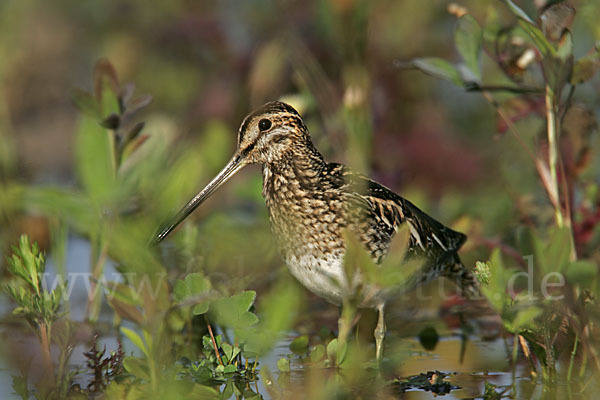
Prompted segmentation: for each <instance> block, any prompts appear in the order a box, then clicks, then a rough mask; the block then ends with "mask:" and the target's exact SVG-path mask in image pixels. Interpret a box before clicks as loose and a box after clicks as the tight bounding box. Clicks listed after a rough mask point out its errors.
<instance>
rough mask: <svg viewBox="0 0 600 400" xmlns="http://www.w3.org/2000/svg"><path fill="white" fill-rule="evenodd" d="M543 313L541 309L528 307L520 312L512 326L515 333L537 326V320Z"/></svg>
mask: <svg viewBox="0 0 600 400" xmlns="http://www.w3.org/2000/svg"><path fill="white" fill-rule="evenodd" d="M541 313H542V309H541V308H539V307H528V308H526V309H524V310H521V311H519V312H518V313H517V315H516V316H515V319H514V320H513V321H512V324H511V325H512V327H513V329H514V332H513V333H518V332H519V331H520V330H521V329H523V328H527V327H529V326H532V325H533V324H535V321H534V320H535V318H536V317H537V316H538V315H540V314H541Z"/></svg>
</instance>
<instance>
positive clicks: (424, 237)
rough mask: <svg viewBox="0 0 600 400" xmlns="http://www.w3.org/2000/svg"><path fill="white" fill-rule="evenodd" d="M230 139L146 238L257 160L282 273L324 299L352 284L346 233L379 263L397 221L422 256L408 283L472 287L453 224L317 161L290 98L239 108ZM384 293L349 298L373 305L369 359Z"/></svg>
mask: <svg viewBox="0 0 600 400" xmlns="http://www.w3.org/2000/svg"><path fill="white" fill-rule="evenodd" d="M237 139H238V140H237V149H236V151H235V153H234V155H233V157H232V158H231V160H230V161H229V162H228V163H227V165H226V166H225V167H224V168H223V169H222V170H221V172H219V173H218V174H217V175H216V176H215V177H214V178H213V180H211V181H210V182H209V183H208V184H207V185H206V187H205V188H204V189H202V190H201V191H200V192H199V193H198V194H197V195H196V196H194V197H193V198H192V199H191V200H190V201H189V202H188V203H187V204H186V205H185V206H184V207H183V208H182V209H181V210H180V211H179V212H178V213H177V214H176V215H175V216H174V217H173V218H172V219H171V220H170V221H169V222H168V223H166V224H165V225H163V227H162V229H160V230H159V231H158V232H157V234H155V236H154V237H153V240H152V243H153V244H155V245H156V244H158V243H159V242H161V241H162V240H164V239H165V238H166V237H167V236H168V235H169V234H170V233H171V232H172V231H173V230H174V229H175V228H176V227H177V226H178V225H179V224H180V223H181V222H182V221H183V220H184V219H185V218H186V217H187V216H188V215H190V214H191V213H192V212H193V211H194V210H195V209H196V208H197V207H198V206H199V205H200V204H202V202H204V201H205V200H206V199H207V198H208V197H209V196H211V195H212V194H213V193H214V192H215V191H216V190H217V189H218V188H219V187H220V186H221V185H223V184H224V183H225V182H226V181H227V180H229V179H230V178H231V177H232V176H233V175H235V174H236V173H237V172H238V171H240V170H241V169H242V168H243V167H244V166H247V165H250V164H261V165H262V176H263V186H262V195H263V197H264V199H265V203H266V206H267V209H268V214H269V219H270V223H271V230H272V232H273V235H274V237H275V242H276V243H277V246H278V247H279V250H280V253H281V255H282V257H283V260H284V261H285V263H286V264H287V266H288V268H289V270H290V272H291V274H292V275H293V276H294V277H295V278H297V280H298V281H300V283H301V284H302V285H304V286H305V287H306V288H307V289H308V290H310V291H311V292H313V293H315V294H317V295H318V296H321V297H323V298H325V299H326V300H328V301H329V302H331V303H334V304H337V305H341V304H343V302H344V299H346V298H347V297H348V296H352V295H353V294H354V293H353V290H355V288H356V285H354V284H353V283H348V282H346V277H345V270H344V256H345V254H346V252H347V251H348V248H349V246H350V243H348V240H349V237H350V238H352V239H353V240H355V241H356V242H358V243H359V244H360V246H361V247H362V248H363V249H364V250H365V251H366V252H367V254H368V255H369V256H370V257H371V259H372V260H373V261H374V262H375V263H378V264H379V263H381V262H382V261H383V259H384V258H385V257H386V255H387V253H388V252H389V249H390V244H391V242H392V239H393V238H394V236H395V234H396V233H397V232H398V231H399V229H401V228H402V227H403V226H405V225H404V224H406V225H407V226H408V232H409V240H408V250H407V255H406V257H410V256H414V257H422V258H423V259H424V260H425V261H424V263H423V266H422V267H421V268H420V269H419V272H418V273H415V275H414V276H413V277H412V279H411V281H412V282H416V283H415V285H416V284H423V283H425V282H427V281H429V280H431V279H433V278H435V277H437V276H445V277H448V278H450V279H452V280H453V281H455V282H456V284H457V287H458V291H459V294H461V295H462V296H463V297H465V298H471V297H474V296H477V295H478V294H479V293H480V292H479V285H478V282H477V280H476V278H475V276H474V274H473V273H472V272H471V271H470V270H469V269H467V268H466V267H465V266H464V265H463V264H462V262H461V260H460V258H459V255H458V250H459V248H460V247H461V246H462V244H463V243H464V242H465V240H466V236H465V235H464V234H463V233H460V232H457V231H455V230H452V229H451V228H449V227H447V226H445V225H443V224H442V223H440V222H438V221H437V220H435V219H434V218H432V217H430V216H429V215H427V214H426V213H425V212H423V211H421V210H420V209H419V208H418V207H417V206H415V205H414V204H413V203H411V202H410V201H408V200H406V199H405V198H403V197H401V196H399V195H397V194H396V193H394V192H393V191H392V190H390V189H388V188H387V187H385V186H383V185H381V184H379V183H377V182H375V181H373V180H371V179H369V178H368V177H367V176H365V175H362V174H360V173H357V172H354V171H353V170H352V169H351V168H349V167H347V166H345V165H343V164H338V163H328V162H326V161H325V160H324V158H323V156H322V155H321V153H320V152H319V151H318V150H317V149H316V148H315V146H314V144H313V142H312V140H311V136H310V133H309V130H308V128H307V126H306V124H305V123H304V121H303V119H302V117H301V116H300V114H299V113H298V111H296V110H295V109H294V108H293V107H292V106H291V105H289V104H287V103H284V102H280V101H272V102H268V103H266V104H264V105H263V106H261V107H259V108H257V109H256V110H255V111H253V112H251V113H250V114H248V115H247V116H246V117H245V118H244V120H243V122H242V124H241V126H240V128H239V131H238V138H237ZM399 268H401V266H399ZM357 279H359V280H360V275H358V278H357ZM387 300H388V298H387V292H386V291H384V290H380V291H377V290H376V291H375V295H371V296H369V297H368V299H367V298H365V299H364V301H362V303H360V304H359V307H363V308H374V309H376V310H377V311H378V314H379V315H378V321H377V326H376V328H375V331H374V337H375V344H376V358H377V360H378V361H379V360H381V357H382V351H383V340H384V337H385V333H386V327H385V317H384V309H385V303H386V301H387ZM340 320H341V319H340Z"/></svg>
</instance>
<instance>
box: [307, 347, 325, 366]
mask: <svg viewBox="0 0 600 400" xmlns="http://www.w3.org/2000/svg"><path fill="white" fill-rule="evenodd" d="M325 352H326V350H325V346H323V345H322V344H318V345H316V346H315V347H313V349H312V350H311V352H310V361H311V362H314V363H316V362H319V361H321V360H322V359H323V357H324V356H325Z"/></svg>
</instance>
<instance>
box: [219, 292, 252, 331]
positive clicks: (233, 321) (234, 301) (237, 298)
mask: <svg viewBox="0 0 600 400" xmlns="http://www.w3.org/2000/svg"><path fill="white" fill-rule="evenodd" d="M255 298H256V292H254V291H251V290H249V291H245V292H242V293H240V294H237V295H234V296H231V297H228V298H224V299H218V300H215V301H214V302H213V303H212V305H211V314H212V315H213V316H214V317H215V319H216V321H217V323H218V324H220V325H223V326H226V327H229V328H233V329H244V328H248V327H250V326H252V325H254V324H256V323H257V322H258V317H257V316H256V315H255V314H253V313H251V312H249V311H248V310H249V309H250V307H251V306H252V304H253V303H254V299H255Z"/></svg>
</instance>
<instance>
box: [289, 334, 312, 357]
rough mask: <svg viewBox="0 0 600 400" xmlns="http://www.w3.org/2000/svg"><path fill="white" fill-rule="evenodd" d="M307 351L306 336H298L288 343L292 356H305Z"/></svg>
mask: <svg viewBox="0 0 600 400" xmlns="http://www.w3.org/2000/svg"><path fill="white" fill-rule="evenodd" d="M307 349H308V336H306V335H302V336H298V337H297V338H296V339H294V340H292V343H290V350H292V352H293V353H294V354H298V355H302V354H305V353H306V350H307Z"/></svg>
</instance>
